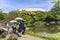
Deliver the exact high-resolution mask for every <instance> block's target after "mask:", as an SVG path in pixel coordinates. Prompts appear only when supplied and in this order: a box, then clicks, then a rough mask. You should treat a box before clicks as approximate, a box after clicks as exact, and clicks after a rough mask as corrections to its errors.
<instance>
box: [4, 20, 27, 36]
mask: <svg viewBox="0 0 60 40" xmlns="http://www.w3.org/2000/svg"><path fill="white" fill-rule="evenodd" d="M17 25H18V30H16V29H17ZM5 28H7V29H8V30H9V23H8V22H6V23H5ZM25 30H26V22H25V21H23V20H20V21H19V23H18V24H17V23H13V24H12V32H13V33H16V31H18V32H17V33H18V36H21V35H22V34H25Z"/></svg>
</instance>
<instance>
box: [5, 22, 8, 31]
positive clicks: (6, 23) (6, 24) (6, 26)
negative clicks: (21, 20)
mask: <svg viewBox="0 0 60 40" xmlns="http://www.w3.org/2000/svg"><path fill="white" fill-rule="evenodd" d="M5 28H6V29H7V30H8V31H9V24H8V22H5Z"/></svg>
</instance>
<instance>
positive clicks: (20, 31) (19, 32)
mask: <svg viewBox="0 0 60 40" xmlns="http://www.w3.org/2000/svg"><path fill="white" fill-rule="evenodd" d="M23 26H24V24H23V22H22V20H21V21H20V23H19V28H18V36H22V28H23Z"/></svg>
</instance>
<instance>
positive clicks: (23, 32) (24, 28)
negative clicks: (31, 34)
mask: <svg viewBox="0 0 60 40" xmlns="http://www.w3.org/2000/svg"><path fill="white" fill-rule="evenodd" d="M23 24H24V26H23V29H22V34H25V30H26V22H25V21H23Z"/></svg>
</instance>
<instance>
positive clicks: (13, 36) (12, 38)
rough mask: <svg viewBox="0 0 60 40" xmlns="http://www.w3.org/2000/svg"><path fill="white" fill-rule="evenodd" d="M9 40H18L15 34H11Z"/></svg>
mask: <svg viewBox="0 0 60 40" xmlns="http://www.w3.org/2000/svg"><path fill="white" fill-rule="evenodd" d="M8 40H17V37H16V35H15V34H11V35H10V37H9V39H8Z"/></svg>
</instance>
